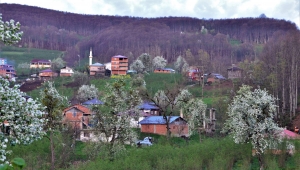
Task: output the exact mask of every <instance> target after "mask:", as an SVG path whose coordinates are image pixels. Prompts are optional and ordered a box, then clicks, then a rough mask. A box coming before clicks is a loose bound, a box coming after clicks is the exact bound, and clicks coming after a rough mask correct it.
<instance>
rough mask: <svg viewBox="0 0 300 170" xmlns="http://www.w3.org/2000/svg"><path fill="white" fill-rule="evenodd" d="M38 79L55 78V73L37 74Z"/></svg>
mask: <svg viewBox="0 0 300 170" xmlns="http://www.w3.org/2000/svg"><path fill="white" fill-rule="evenodd" d="M39 76H40V77H55V76H57V73H53V72H43V73H40V74H39Z"/></svg>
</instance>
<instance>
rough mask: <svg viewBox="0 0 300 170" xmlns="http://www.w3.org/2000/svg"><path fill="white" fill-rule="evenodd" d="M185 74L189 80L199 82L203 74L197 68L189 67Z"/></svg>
mask: <svg viewBox="0 0 300 170" xmlns="http://www.w3.org/2000/svg"><path fill="white" fill-rule="evenodd" d="M187 74H188V78H189V80H194V81H200V78H201V76H202V74H203V73H202V72H201V71H200V70H199V69H198V68H195V67H190V69H189V71H188V72H187Z"/></svg>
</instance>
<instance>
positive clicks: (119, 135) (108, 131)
mask: <svg viewBox="0 0 300 170" xmlns="http://www.w3.org/2000/svg"><path fill="white" fill-rule="evenodd" d="M102 101H103V102H104V104H103V105H99V106H97V107H94V108H93V109H92V110H93V112H94V113H95V123H94V129H95V135H96V136H98V137H99V139H100V141H99V143H97V144H96V145H101V146H100V147H102V148H106V149H107V150H108V156H109V159H114V157H115V156H116V155H117V154H118V153H119V152H122V151H123V150H125V144H126V143H134V142H135V141H136V133H135V132H134V131H133V129H132V127H131V125H130V120H131V119H132V118H133V116H134V115H135V114H138V112H139V111H138V110H137V109H138V108H137V106H138V105H139V104H140V103H141V99H140V97H139V93H138V91H137V90H135V89H132V88H128V87H126V81H125V80H124V79H117V80H116V81H115V82H113V83H110V84H107V85H106V88H105V93H104V96H103V97H102Z"/></svg>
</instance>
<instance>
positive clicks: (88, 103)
mask: <svg viewBox="0 0 300 170" xmlns="http://www.w3.org/2000/svg"><path fill="white" fill-rule="evenodd" d="M82 104H83V105H92V104H104V103H103V102H102V101H100V100H98V99H97V98H94V99H92V100H88V101H85V102H84V103H82Z"/></svg>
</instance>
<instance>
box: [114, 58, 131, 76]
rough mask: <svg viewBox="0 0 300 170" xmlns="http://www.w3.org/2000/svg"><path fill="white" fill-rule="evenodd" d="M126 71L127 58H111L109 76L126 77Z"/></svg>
mask: <svg viewBox="0 0 300 170" xmlns="http://www.w3.org/2000/svg"><path fill="white" fill-rule="evenodd" d="M127 70H128V58H127V57H125V56H121V55H117V56H113V57H111V75H126V74H127Z"/></svg>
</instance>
